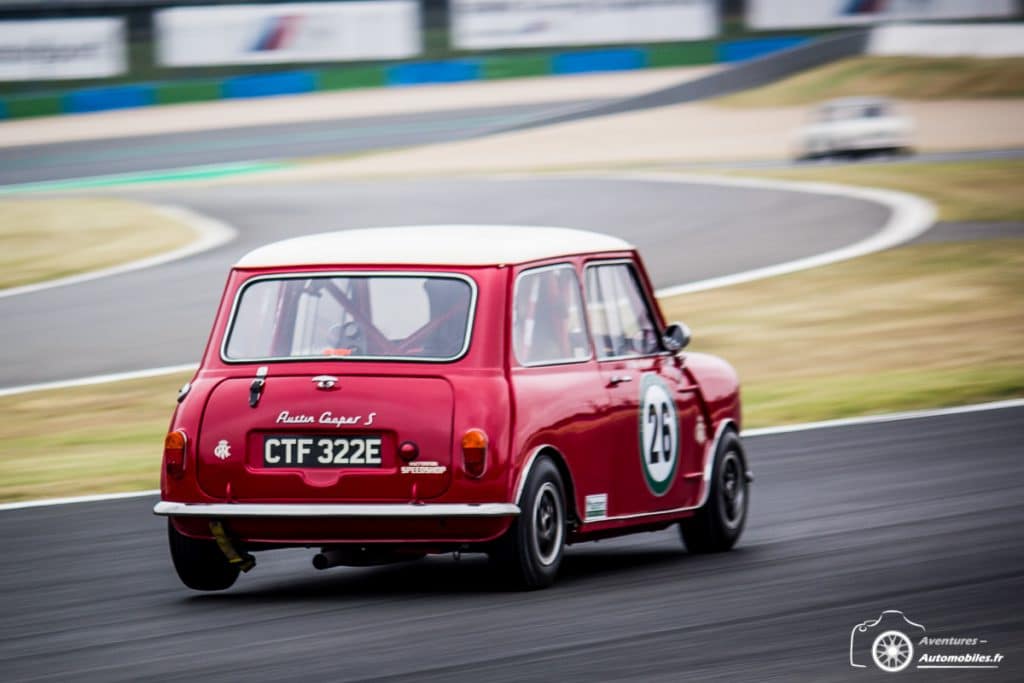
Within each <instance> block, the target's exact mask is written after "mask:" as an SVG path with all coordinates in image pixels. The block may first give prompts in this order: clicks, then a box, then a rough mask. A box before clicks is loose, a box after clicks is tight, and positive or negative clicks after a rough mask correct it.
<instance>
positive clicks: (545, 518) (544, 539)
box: [530, 481, 565, 566]
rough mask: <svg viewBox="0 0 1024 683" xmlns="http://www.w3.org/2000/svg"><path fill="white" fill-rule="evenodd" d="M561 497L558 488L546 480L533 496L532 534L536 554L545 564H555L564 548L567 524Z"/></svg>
mask: <svg viewBox="0 0 1024 683" xmlns="http://www.w3.org/2000/svg"><path fill="white" fill-rule="evenodd" d="M561 499H562V497H561V496H560V495H559V493H558V488H557V487H556V486H555V485H554V484H553V483H551V482H550V481H547V482H544V483H543V484H542V485H541V487H540V490H538V491H537V495H536V496H534V498H533V510H532V512H531V519H530V521H531V528H530V531H531V533H530V536H531V540H532V541H533V551H534V554H535V555H536V556H537V559H538V560H539V561H540V563H541V564H543V565H544V566H550V565H552V564H554V562H555V560H556V559H558V553H559V552H560V551H561V549H562V537H563V534H564V533H565V524H564V523H563V520H562V506H561Z"/></svg>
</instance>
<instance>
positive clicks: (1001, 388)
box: [0, 240, 1024, 501]
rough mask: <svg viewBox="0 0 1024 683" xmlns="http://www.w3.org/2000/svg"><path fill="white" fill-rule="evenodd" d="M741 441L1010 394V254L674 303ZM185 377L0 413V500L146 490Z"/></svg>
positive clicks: (1023, 308) (1014, 388) (1018, 331)
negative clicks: (746, 430)
mask: <svg viewBox="0 0 1024 683" xmlns="http://www.w3.org/2000/svg"><path fill="white" fill-rule="evenodd" d="M662 306H663V307H664V310H665V312H666V315H667V316H668V317H669V319H681V320H686V321H687V322H688V323H690V325H691V326H692V327H693V329H694V330H695V333H696V335H695V342H694V345H693V348H694V350H697V351H706V352H710V353H716V354H720V355H722V356H724V357H726V358H728V359H729V360H730V362H732V363H733V364H734V365H735V366H736V368H737V369H738V370H739V372H740V376H741V378H742V380H743V392H744V401H745V407H744V409H745V415H746V424H747V426H749V427H754V426H764V425H774V424H784V423H791V422H803V421H808V420H819V419H828V418H835V417H846V416H851V415H862V414H868V413H874V412H884V411H890V410H904V409H911V408H925V407H934V406H946V405H957V404H964V403H971V402H976V401H985V400H993V399H1000V398H1006V397H1009V396H1020V395H1024V346H1022V345H1021V344H1020V340H1021V339H1024V240H998V241H996V240H993V241H981V242H968V243H954V244H930V245H919V246H911V247H903V248H900V249H895V250H892V251H888V252H884V253H881V254H874V255H871V256H868V257H864V258H860V259H856V260H853V261H847V262H844V263H839V264H835V265H831V266H827V267H824V268H819V269H815V270H809V271H804V272H800V273H794V274H791V275H786V276H782V277H776V278H771V279H768V280H762V281H760V282H755V283H748V284H743V285H736V286H733V287H727V288H724V289H720V290H711V291H707V292H700V293H695V294H687V295H683V296H678V297H673V298H671V299H667V300H664V301H663V302H662ZM187 379H188V375H187V374H181V375H171V376H167V377H162V378H155V379H154V378H151V379H145V380H136V381H127V382H117V383H111V384H104V385H98V386H94V387H80V388H76V389H68V390H58V391H42V392H34V393H30V394H22V395H18V396H8V397H3V398H0V414H3V415H4V416H5V420H4V421H3V423H0V444H2V446H0V501H11V500H23V499H31V498H45V497H55V496H66V495H81V494H86V493H100V492H112V491H126V490H137V489H148V488H154V487H156V485H157V481H158V474H159V462H160V449H161V444H162V439H163V434H164V431H165V430H166V428H167V422H168V418H169V417H170V414H171V411H172V410H173V407H174V396H175V390H176V389H177V388H178V387H179V386H180V385H181V384H182V383H184V382H185V381H186V380H187Z"/></svg>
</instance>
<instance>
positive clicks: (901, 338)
mask: <svg viewBox="0 0 1024 683" xmlns="http://www.w3.org/2000/svg"><path fill="white" fill-rule="evenodd" d="M662 307H663V310H664V311H665V314H666V316H668V317H669V319H672V320H675V319H679V320H685V321H687V322H688V323H689V324H690V326H691V327H692V328H693V330H694V331H695V336H694V344H693V349H694V350H695V351H707V352H710V353H715V354H719V355H721V356H723V357H725V358H727V359H729V361H730V362H731V363H732V364H733V365H734V366H735V367H736V369H737V370H738V371H739V374H740V378H741V379H742V381H743V391H744V406H745V414H746V420H745V423H746V426H748V427H759V426H768V425H776V424H786V423H792V422H805V421H813V420H824V419H830V418H837V417H848V416H853V415H864V414H870V413H878V412H889V411H893V410H907V409H912V408H930V407H939V406H952V405H962V404H967V403H975V402H980V401H987V400H996V399H1002V398H1007V397H1010V396H1021V395H1024V346H1022V344H1021V340H1022V339H1024V240H991V241H978V242H957V243H946V244H922V245H915V246H908V247H902V248H899V249H893V250H890V251H886V252H883V253H879V254H872V255H870V256H867V257H863V258H859V259H854V260H852V261H846V262H842V263H837V264H834V265H831V266H827V267H824V268H817V269H813V270H807V271H802V272H798V273H793V274H790V275H786V276H782V277H776V278H770V279H767V280H762V281H759V282H752V283H747V284H741V285H736V286H733V287H727V288H723V289H719V290H709V291H706V292H698V293H694V294H687V295H682V296H678V297H673V298H671V299H668V300H665V301H663V302H662Z"/></svg>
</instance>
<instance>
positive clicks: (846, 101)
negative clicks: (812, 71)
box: [821, 96, 892, 109]
mask: <svg viewBox="0 0 1024 683" xmlns="http://www.w3.org/2000/svg"><path fill="white" fill-rule="evenodd" d="M890 104H892V100H890V99H888V98H885V97H871V96H859V97H839V98H836V99H834V100H828V101H827V102H823V103H822V104H821V108H822V109H828V108H833V107H866V106H876V105H881V106H885V107H888V106H889V105H890Z"/></svg>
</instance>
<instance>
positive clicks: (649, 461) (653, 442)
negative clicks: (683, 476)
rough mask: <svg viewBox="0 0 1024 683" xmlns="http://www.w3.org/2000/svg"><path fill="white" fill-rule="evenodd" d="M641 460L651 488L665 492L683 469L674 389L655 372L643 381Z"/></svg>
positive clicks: (652, 491)
mask: <svg viewBox="0 0 1024 683" xmlns="http://www.w3.org/2000/svg"><path fill="white" fill-rule="evenodd" d="M640 463H641V466H642V467H643V471H644V479H645V480H646V481H647V488H649V489H650V490H651V493H653V494H654V495H656V496H663V495H665V492H666V491H668V490H669V487H671V486H672V481H673V479H675V476H676V470H677V469H679V416H678V415H677V414H676V404H675V401H674V400H673V399H672V391H671V390H670V388H669V387H668V385H667V384H666V383H665V381H664V380H663V379H661V377H659V376H658V375H656V374H655V373H653V372H649V373H645V374H644V376H643V379H642V380H641V382H640Z"/></svg>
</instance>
